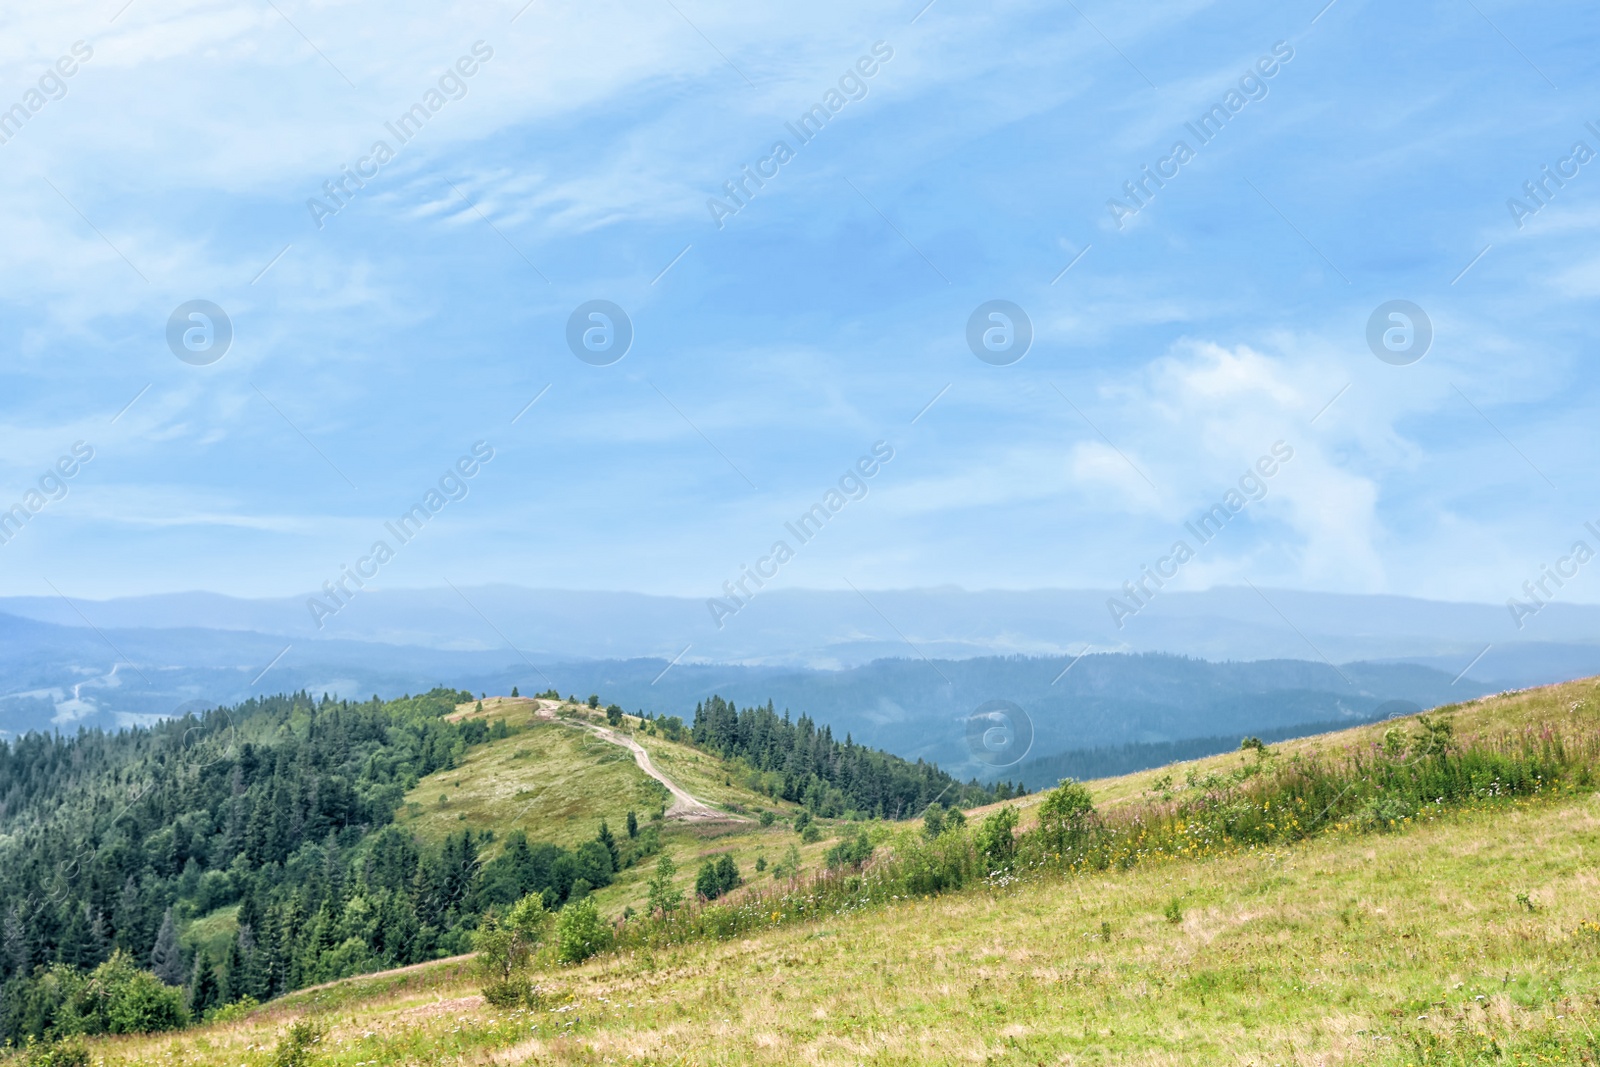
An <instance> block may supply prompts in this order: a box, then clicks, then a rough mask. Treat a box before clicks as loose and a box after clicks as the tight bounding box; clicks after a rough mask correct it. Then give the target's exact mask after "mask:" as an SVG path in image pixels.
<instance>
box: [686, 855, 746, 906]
mask: <svg viewBox="0 0 1600 1067" xmlns="http://www.w3.org/2000/svg"><path fill="white" fill-rule="evenodd" d="M743 881H744V879H743V878H742V877H740V875H739V868H738V867H737V866H736V865H735V864H734V862H733V857H732V856H730V855H728V854H727V853H724V854H723V855H721V856H719V857H717V858H716V859H714V860H707V861H706V862H705V863H704V864H703V865H702V866H701V867H700V873H699V874H697V875H696V876H695V880H694V891H695V893H696V894H697V895H699V896H700V897H703V898H704V899H706V900H716V899H717V898H718V897H720V896H723V895H724V894H726V893H728V892H731V891H732V890H733V889H735V888H737V887H738V886H739V884H740V883H741V882H743Z"/></svg>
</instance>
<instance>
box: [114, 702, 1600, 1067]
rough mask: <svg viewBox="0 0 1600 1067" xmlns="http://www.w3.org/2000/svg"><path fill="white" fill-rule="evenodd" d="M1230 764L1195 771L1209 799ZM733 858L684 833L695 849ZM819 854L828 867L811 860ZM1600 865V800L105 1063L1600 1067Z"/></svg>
mask: <svg viewBox="0 0 1600 1067" xmlns="http://www.w3.org/2000/svg"><path fill="white" fill-rule="evenodd" d="M1596 688H1597V686H1596V683H1594V682H1592V681H1585V682H1581V683H1572V684H1570V685H1566V686H1557V687H1551V688H1549V689H1545V690H1539V691H1534V692H1530V693H1521V694H1513V695H1510V696H1506V697H1500V698H1491V699H1490V700H1487V701H1482V702H1475V703H1474V704H1472V705H1468V706H1463V707H1461V708H1458V709H1455V710H1453V711H1451V712H1449V713H1448V714H1449V715H1450V717H1451V719H1452V720H1453V722H1454V723H1455V727H1456V736H1457V738H1458V739H1462V740H1470V739H1471V738H1473V737H1474V735H1475V734H1482V733H1488V732H1491V731H1497V730H1502V729H1507V728H1512V729H1516V728H1520V727H1524V726H1527V725H1530V724H1550V725H1554V726H1557V727H1559V728H1560V729H1561V730H1563V731H1566V732H1567V733H1569V734H1573V735H1577V734H1581V735H1584V736H1587V737H1593V736H1594V735H1595V733H1596V727H1597V725H1600V716H1597V715H1596V714H1595V713H1594V712H1592V711H1590V710H1589V709H1588V705H1589V704H1590V703H1593V698H1594V696H1595V693H1596ZM1383 729H1384V728H1382V727H1380V728H1377V729H1368V730H1361V731H1351V732H1347V733H1344V734H1338V735H1330V736H1327V737H1324V738H1320V739H1313V740H1308V741H1303V742H1294V743H1292V744H1290V745H1285V746H1274V748H1275V750H1276V751H1278V753H1279V754H1278V755H1277V756H1276V757H1275V758H1276V759H1280V760H1281V759H1287V758H1289V757H1290V756H1292V755H1293V754H1294V753H1296V752H1298V753H1301V754H1309V753H1312V752H1316V751H1322V752H1327V753H1331V754H1337V753H1340V752H1342V751H1344V749H1345V748H1346V747H1348V746H1357V747H1359V746H1361V745H1364V744H1368V743H1370V741H1371V739H1373V738H1374V737H1376V738H1380V739H1381V736H1382V733H1383ZM512 740H515V739H512ZM1238 763H1239V757H1237V756H1223V757H1215V758H1213V759H1212V760H1208V761H1197V762H1196V764H1194V765H1192V766H1193V767H1194V769H1195V770H1196V777H1197V779H1203V778H1204V775H1205V774H1206V773H1210V772H1211V771H1220V770H1227V769H1231V768H1233V767H1236V766H1238ZM1188 769H1190V768H1189V766H1184V767H1179V768H1177V769H1176V770H1169V771H1162V772H1144V773H1142V774H1140V775H1134V776H1129V778H1126V779H1117V780H1111V781H1108V782H1101V783H1093V792H1094V795H1095V799H1096V803H1097V804H1098V805H1099V806H1100V807H1101V809H1102V810H1103V811H1105V812H1106V813H1108V817H1114V821H1121V820H1126V819H1131V818H1132V815H1133V812H1134V809H1135V808H1137V807H1139V806H1140V805H1145V806H1148V807H1151V808H1152V810H1154V809H1155V808H1156V807H1161V808H1162V810H1167V808H1168V807H1170V804H1171V803H1172V802H1170V801H1166V800H1163V799H1162V794H1163V792H1164V791H1165V790H1162V789H1159V788H1154V787H1155V786H1156V783H1157V782H1158V780H1159V779H1160V778H1162V777H1163V776H1165V775H1168V774H1171V775H1172V776H1173V778H1174V782H1173V786H1177V785H1179V784H1180V783H1182V782H1183V781H1184V780H1185V778H1186V777H1187V771H1188ZM1169 788H1170V787H1169ZM1179 791H1180V792H1181V790H1179ZM767 835H769V836H763V835H761V834H759V833H757V832H754V831H750V830H743V829H741V830H738V831H736V832H735V833H734V834H733V835H730V837H728V838H725V839H718V840H722V841H732V842H735V844H736V847H738V848H740V849H749V848H754V847H760V846H761V844H762V843H764V842H765V843H766V845H767V847H768V850H769V855H771V854H772V852H773V850H774V849H775V848H776V847H779V846H781V845H782V844H783V843H786V842H787V841H791V840H794V839H795V835H794V834H792V833H785V832H783V831H779V830H776V828H774V830H773V831H767ZM718 840H713V839H706V838H697V839H695V842H696V843H694V844H691V843H690V842H689V838H688V836H687V835H685V836H684V837H683V838H681V839H680V847H685V848H692V847H698V848H702V849H711V848H715V847H717V846H718ZM825 844H826V842H820V843H818V844H817V845H813V846H810V848H809V849H808V855H809V856H810V857H811V858H810V860H809V862H810V863H812V864H815V862H816V856H817V853H818V852H819V851H820V850H821V848H822V847H824V846H825ZM1597 850H1600V799H1597V797H1596V796H1595V795H1593V794H1591V793H1589V792H1587V791H1584V792H1579V793H1573V792H1570V791H1555V790H1552V791H1551V792H1550V793H1549V794H1546V795H1540V796H1529V797H1519V798H1515V799H1506V800H1496V801H1493V802H1491V803H1485V804H1475V805H1467V806H1461V807H1448V806H1446V807H1443V808H1441V809H1440V810H1438V811H1436V812H1435V813H1433V815H1432V816H1430V818H1429V819H1428V820H1426V821H1420V822H1419V821H1407V822H1405V823H1402V824H1400V825H1398V826H1396V827H1394V828H1392V829H1389V830H1388V831H1387V832H1358V831H1356V830H1354V829H1350V828H1333V829H1330V830H1328V831H1327V832H1321V833H1317V834H1314V835H1312V836H1309V837H1308V838H1306V839H1305V840H1300V841H1295V842H1292V843H1271V844H1267V845H1241V846H1240V847H1230V848H1224V849H1218V850H1217V851H1215V852H1211V853H1208V854H1204V855H1201V856H1199V857H1198V858H1193V857H1189V856H1185V855H1172V854H1167V853H1162V854H1153V855H1151V856H1149V857H1148V858H1146V859H1144V860H1141V861H1140V862H1139V863H1138V864H1137V865H1135V866H1133V867H1132V868H1130V869H1126V870H1119V869H1117V868H1116V867H1115V866H1113V867H1112V868H1111V869H1109V870H1105V871H1099V870H1093V869H1080V870H1075V871H1064V870H1060V869H1048V870H1045V869H1041V870H1037V871H1034V872H1033V873H1031V874H1026V875H1025V876H1023V877H1020V878H1014V879H1001V880H998V881H995V880H991V881H990V882H986V883H980V884H978V885H976V886H974V887H972V888H969V889H966V890H963V891H959V892H954V893H950V894H947V895H944V896H940V897H923V898H915V899H902V900H890V901H885V902H883V903H881V904H877V905H874V906H872V907H870V908H866V909H862V910H854V909H851V908H847V907H841V908H840V909H839V912H840V913H837V914H828V915H823V916H819V917H816V918H813V919H810V920H808V921H804V922H784V923H779V924H774V925H773V926H772V927H770V928H768V929H758V930H750V931H746V932H744V933H742V934H739V935H737V936H734V937H732V938H729V939H726V940H701V941H688V942H683V943H678V944H664V945H656V946H650V947H643V946H641V947H638V948H636V949H633V950H631V951H625V952H620V953H611V954H606V955H602V956H600V957H596V958H595V959H593V960H590V961H589V962H587V963H585V964H583V965H580V966H577V967H553V968H550V969H549V970H547V971H546V972H544V973H542V974H540V975H539V976H538V981H539V982H540V984H541V986H542V987H543V988H544V990H545V994H546V1000H545V1006H544V1008H542V1009H540V1010H536V1011H497V1010H493V1009H490V1008H488V1007H487V1006H486V1005H485V1004H484V1003H483V1002H482V1000H481V998H479V997H478V996H477V995H476V986H475V984H474V982H473V979H472V976H471V973H470V970H468V969H467V968H466V966H465V965H464V964H463V963H462V962H460V961H445V962H443V963H440V964H430V965H424V966H423V967H419V968H414V969H412V970H411V971H409V972H406V973H404V974H399V975H387V976H368V977H365V978H360V979H353V980H351V981H349V982H346V983H338V984H335V985H334V986H332V987H327V988H324V989H320V990H312V991H303V992H301V993H298V994H295V995H294V996H292V997H290V998H286V999H285V1001H283V1002H280V1003H278V1004H274V1005H268V1006H266V1007H264V1008H262V1009H260V1010H259V1011H257V1012H256V1013H255V1014H253V1015H252V1016H250V1017H248V1018H246V1019H244V1020H241V1021H238V1022H234V1023H229V1024H222V1025H218V1026H212V1027H207V1028H201V1029H198V1030H194V1031H188V1032H183V1033H179V1034H173V1035H165V1036H160V1037H142V1038H122V1039H112V1040H104V1041H100V1042H97V1043H95V1045H94V1052H95V1055H96V1062H97V1063H103V1064H104V1065H105V1067H120V1065H122V1064H136V1063H137V1064H166V1063H172V1064H179V1063H182V1064H192V1065H210V1064H216V1065H219V1067H224V1065H225V1067H237V1065H244V1067H265V1064H266V1063H267V1061H268V1057H269V1056H270V1050H271V1049H272V1047H273V1045H274V1043H275V1042H276V1040H277V1035H278V1034H279V1033H281V1032H282V1030H283V1029H284V1028H285V1027H286V1025H287V1024H288V1023H289V1021H291V1020H292V1019H293V1018H296V1017H298V1016H299V1015H301V1014H304V1013H307V1012H311V1013H318V1014H321V1015H322V1016H323V1018H324V1020H325V1021H326V1022H327V1023H329V1024H330V1026H331V1030H330V1033H329V1037H328V1039H327V1041H326V1042H325V1044H324V1045H323V1046H322V1047H321V1052H320V1059H319V1062H320V1063H323V1064H326V1065H327V1067H357V1065H366V1067H389V1065H398V1064H402V1063H425V1062H426V1063H431V1062H459V1063H478V1064H488V1063H502V1064H507V1065H510V1064H521V1063H525V1062H539V1063H543V1064H590V1063H604V1062H625V1061H626V1062H632V1063H641V1064H650V1063H660V1064H666V1063H696V1064H700V1063H718V1064H789V1063H796V1062H807V1063H816V1064H862V1063H867V1064H883V1065H889V1064H894V1065H899V1064H906V1065H910V1064H919V1065H920V1064H946V1063H948V1064H968V1063H993V1064H1016V1065H1019V1067H1020V1065H1024V1064H1039V1063H1049V1064H1055V1063H1076V1064H1089V1063H1106V1064H1110V1063H1117V1064H1141V1065H1145V1064H1148V1065H1177V1064H1184V1065H1189V1064H1193V1065H1202V1064H1204V1065H1210V1064H1219V1063H1229V1064H1233V1063H1237V1064H1246V1063H1257V1064H1304V1065H1311V1064H1363V1065H1365V1064H1377V1065H1381V1067H1400V1065H1419V1067H1420V1065H1423V1064H1430V1065H1432V1064H1460V1065H1463V1067H1465V1065H1466V1064H1528V1065H1532V1064H1573V1065H1576V1064H1582V1063H1595V1062H1597V1059H1596V1057H1597V1053H1600V1045H1597V1044H1596V1043H1595V1040H1594V1038H1593V1037H1592V1036H1591V1035H1592V1034H1593V1033H1595V1032H1600V1007H1597V1006H1600V871H1597V869H1596V864H1595V860H1594V857H1595V856H1596V855H1597V854H1600V853H1597ZM1002 883H1004V884H1002ZM607 910H614V909H611V908H609V907H608V908H607Z"/></svg>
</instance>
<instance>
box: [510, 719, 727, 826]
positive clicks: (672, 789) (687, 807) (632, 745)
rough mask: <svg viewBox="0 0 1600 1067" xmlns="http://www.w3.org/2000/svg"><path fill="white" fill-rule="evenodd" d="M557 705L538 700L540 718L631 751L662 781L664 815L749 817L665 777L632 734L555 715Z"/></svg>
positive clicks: (701, 818)
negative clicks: (668, 802)
mask: <svg viewBox="0 0 1600 1067" xmlns="http://www.w3.org/2000/svg"><path fill="white" fill-rule="evenodd" d="M559 706H560V702H559V701H555V700H540V701H539V712H538V715H539V718H541V719H549V720H551V721H552V722H563V723H566V724H568V725H570V726H575V727H578V728H580V729H584V730H588V731H589V732H590V733H592V734H594V735H595V736H596V737H599V738H600V739H601V740H603V741H609V742H611V743H612V744H613V745H620V746H621V747H623V748H625V749H627V750H628V751H630V752H632V753H633V762H635V763H637V764H638V765H639V769H640V770H641V771H643V772H644V773H646V774H648V775H649V776H650V777H652V778H654V779H655V780H656V781H658V782H660V783H661V784H662V785H664V786H666V787H667V791H668V792H669V793H671V794H672V806H671V807H669V808H668V809H667V818H669V819H674V820H678V821H681V822H748V821H749V820H747V819H742V818H740V817H739V816H737V815H730V814H728V813H727V812H725V811H719V810H717V809H716V808H713V807H712V806H711V805H710V804H707V803H705V802H704V801H702V800H701V799H700V798H698V797H696V796H695V795H694V794H693V793H691V792H689V791H688V790H687V789H685V788H683V787H682V786H681V785H679V784H678V783H677V782H674V781H673V780H672V779H671V778H668V777H667V776H666V775H664V774H662V773H661V772H660V771H659V770H657V769H656V765H655V764H654V763H651V762H650V753H648V752H646V751H645V750H644V746H643V745H641V744H639V742H637V741H635V740H634V739H633V738H631V737H625V736H623V735H622V734H619V733H617V732H616V731H615V730H611V729H609V728H607V727H604V726H596V725H595V724H594V723H590V722H581V721H580V722H573V721H572V720H570V719H557V718H556V708H558V707H559Z"/></svg>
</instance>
